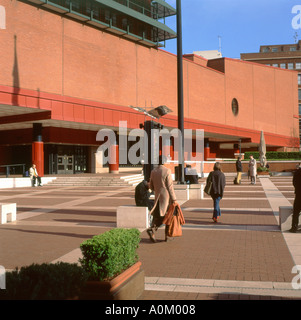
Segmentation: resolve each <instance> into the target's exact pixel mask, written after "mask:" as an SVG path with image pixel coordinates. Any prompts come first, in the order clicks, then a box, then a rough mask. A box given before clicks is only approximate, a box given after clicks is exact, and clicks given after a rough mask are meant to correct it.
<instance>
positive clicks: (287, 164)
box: [166, 160, 300, 174]
mask: <svg viewBox="0 0 301 320" xmlns="http://www.w3.org/2000/svg"><path fill="white" fill-rule="evenodd" d="M218 161H219V162H220V163H221V167H222V171H223V172H225V173H233V172H236V164H235V161H223V160H218ZM215 162H216V161H204V164H203V168H204V169H203V170H204V173H205V174H206V173H208V172H210V171H212V170H213V166H214V164H215ZM299 163H300V161H269V166H270V172H292V171H294V170H296V166H297V165H298V164H299ZM176 165H177V164H175V163H169V164H166V166H167V167H168V168H170V169H171V172H172V173H173V174H174V173H175V166H176ZM191 166H192V167H195V166H194V165H193V164H191ZM259 166H260V162H259V161H257V167H259ZM242 167H243V172H248V170H249V161H242ZM199 168H200V165H199V166H197V171H199V170H198V169H199Z"/></svg>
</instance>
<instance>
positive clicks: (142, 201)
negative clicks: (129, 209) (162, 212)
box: [135, 180, 154, 210]
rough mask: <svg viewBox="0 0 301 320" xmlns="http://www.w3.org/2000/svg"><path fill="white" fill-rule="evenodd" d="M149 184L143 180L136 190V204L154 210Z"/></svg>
mask: <svg viewBox="0 0 301 320" xmlns="http://www.w3.org/2000/svg"><path fill="white" fill-rule="evenodd" d="M150 195H151V193H150V192H149V182H147V181H145V180H143V181H141V182H140V183H139V184H137V186H136V188H135V202H136V206H137V207H148V210H152V208H153V206H154V201H153V200H150Z"/></svg>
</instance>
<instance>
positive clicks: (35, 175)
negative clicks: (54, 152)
mask: <svg viewBox="0 0 301 320" xmlns="http://www.w3.org/2000/svg"><path fill="white" fill-rule="evenodd" d="M29 177H30V180H31V186H32V187H35V185H36V181H38V186H39V187H42V180H41V177H40V176H39V174H38V171H37V167H36V165H35V164H33V165H32V167H31V168H30V169H29Z"/></svg>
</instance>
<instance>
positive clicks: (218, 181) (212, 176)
mask: <svg viewBox="0 0 301 320" xmlns="http://www.w3.org/2000/svg"><path fill="white" fill-rule="evenodd" d="M209 181H211V182H212V187H211V191H210V196H211V198H212V200H213V216H212V220H213V221H214V222H215V223H216V222H218V219H219V217H220V216H221V208H220V201H221V199H222V198H223V195H224V189H225V186H226V177H225V175H224V173H223V172H222V170H221V164H220V163H219V162H216V163H215V164H214V167H213V171H211V172H210V173H209V176H208V178H207V183H208V182H209Z"/></svg>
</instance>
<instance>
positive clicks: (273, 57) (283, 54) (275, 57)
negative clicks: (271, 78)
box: [241, 41, 301, 142]
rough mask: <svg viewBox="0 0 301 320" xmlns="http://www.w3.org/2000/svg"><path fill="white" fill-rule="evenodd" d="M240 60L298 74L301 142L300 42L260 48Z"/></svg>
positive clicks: (242, 55)
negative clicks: (294, 71) (293, 71)
mask: <svg viewBox="0 0 301 320" xmlns="http://www.w3.org/2000/svg"><path fill="white" fill-rule="evenodd" d="M241 59H242V60H244V61H252V62H256V63H261V64H265V65H266V66H272V67H275V68H281V69H288V70H296V71H297V72H298V101H299V132H300V142H301V41H299V42H298V43H294V44H281V45H279V44H277V45H263V46H260V49H259V52H255V53H242V54H241Z"/></svg>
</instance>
